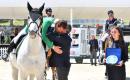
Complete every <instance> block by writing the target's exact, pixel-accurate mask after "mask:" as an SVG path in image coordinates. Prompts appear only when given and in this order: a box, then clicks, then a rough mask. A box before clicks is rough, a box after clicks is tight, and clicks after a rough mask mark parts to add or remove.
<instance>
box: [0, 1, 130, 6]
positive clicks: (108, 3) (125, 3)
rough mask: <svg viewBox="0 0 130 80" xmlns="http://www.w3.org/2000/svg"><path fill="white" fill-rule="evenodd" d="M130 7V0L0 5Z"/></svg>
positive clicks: (11, 3)
mask: <svg viewBox="0 0 130 80" xmlns="http://www.w3.org/2000/svg"><path fill="white" fill-rule="evenodd" d="M27 1H28V2H30V4H31V5H32V6H33V7H39V6H41V5H42V4H43V2H45V4H46V5H45V7H130V0H0V7H26V3H27Z"/></svg>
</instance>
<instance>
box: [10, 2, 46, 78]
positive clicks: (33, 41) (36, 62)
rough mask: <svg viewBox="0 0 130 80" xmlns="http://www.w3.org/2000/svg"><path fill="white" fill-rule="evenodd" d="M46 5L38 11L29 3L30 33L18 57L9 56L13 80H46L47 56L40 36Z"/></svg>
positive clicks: (20, 46) (25, 38)
mask: <svg viewBox="0 0 130 80" xmlns="http://www.w3.org/2000/svg"><path fill="white" fill-rule="evenodd" d="M44 5H45V3H44V4H43V5H42V6H41V7H40V8H39V9H38V8H32V7H31V5H30V4H29V2H28V3H27V7H28V10H29V13H30V17H29V18H28V23H27V27H28V33H27V35H26V36H25V37H24V39H23V40H22V43H20V45H19V48H18V49H17V51H16V52H17V57H16V54H13V53H10V56H9V61H10V63H11V67H12V78H13V80H28V79H30V80H34V79H35V78H36V79H37V80H45V77H44V71H45V64H46V55H45V49H44V47H43V45H42V39H41V36H40V30H41V29H40V26H41V22H42V18H41V14H42V11H43V9H44Z"/></svg>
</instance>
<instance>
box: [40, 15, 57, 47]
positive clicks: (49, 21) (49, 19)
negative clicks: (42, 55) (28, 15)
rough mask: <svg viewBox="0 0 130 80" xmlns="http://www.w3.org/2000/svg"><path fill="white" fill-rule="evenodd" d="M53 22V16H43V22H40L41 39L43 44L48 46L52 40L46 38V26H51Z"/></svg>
mask: <svg viewBox="0 0 130 80" xmlns="http://www.w3.org/2000/svg"><path fill="white" fill-rule="evenodd" d="M53 22H54V18H52V17H44V18H43V23H42V40H43V41H44V42H45V44H46V45H47V46H48V48H52V47H53V42H52V41H50V40H49V39H48V37H47V36H46V33H47V30H48V27H49V26H51V25H52V24H53Z"/></svg>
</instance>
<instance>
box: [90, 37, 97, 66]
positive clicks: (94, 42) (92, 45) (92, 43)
mask: <svg viewBox="0 0 130 80" xmlns="http://www.w3.org/2000/svg"><path fill="white" fill-rule="evenodd" d="M89 44H90V53H91V56H90V62H91V65H93V58H94V59H95V66H96V64H97V61H96V60H97V50H98V41H97V39H96V38H95V36H94V35H92V36H91V40H90V41H89Z"/></svg>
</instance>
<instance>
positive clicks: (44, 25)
mask: <svg viewBox="0 0 130 80" xmlns="http://www.w3.org/2000/svg"><path fill="white" fill-rule="evenodd" d="M53 22H54V18H52V17H44V18H43V22H42V33H41V34H42V40H43V41H44V42H45V44H46V45H47V46H48V48H52V47H53V42H52V41H50V40H49V39H48V37H47V35H46V33H47V30H48V27H49V26H51V25H52V24H53ZM25 30H26V33H27V32H28V27H27V25H26V26H25Z"/></svg>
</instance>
